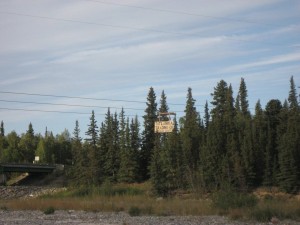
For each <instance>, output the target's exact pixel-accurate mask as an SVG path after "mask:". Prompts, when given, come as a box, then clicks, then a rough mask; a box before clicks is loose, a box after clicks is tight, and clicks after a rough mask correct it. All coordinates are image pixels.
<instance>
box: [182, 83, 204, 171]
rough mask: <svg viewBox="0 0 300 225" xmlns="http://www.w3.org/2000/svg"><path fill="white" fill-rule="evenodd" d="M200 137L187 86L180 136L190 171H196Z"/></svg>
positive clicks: (196, 114)
mask: <svg viewBox="0 0 300 225" xmlns="http://www.w3.org/2000/svg"><path fill="white" fill-rule="evenodd" d="M200 137H201V134H200V121H199V113H198V112H197V111H196V107H195V100H194V99H193V96H192V89H191V88H188V93H187V101H186V107H185V116H184V123H183V129H182V130H181V138H182V149H183V152H184V155H185V157H186V162H187V164H188V167H189V170H190V171H196V169H197V166H198V163H199V147H200Z"/></svg>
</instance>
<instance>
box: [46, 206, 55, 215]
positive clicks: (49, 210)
mask: <svg viewBox="0 0 300 225" xmlns="http://www.w3.org/2000/svg"><path fill="white" fill-rule="evenodd" d="M54 212H55V209H54V207H52V206H50V207H48V208H46V209H45V210H44V214H45V215H50V214H53V213H54Z"/></svg>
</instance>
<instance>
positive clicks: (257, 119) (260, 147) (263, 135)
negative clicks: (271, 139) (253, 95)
mask: <svg viewBox="0 0 300 225" xmlns="http://www.w3.org/2000/svg"><path fill="white" fill-rule="evenodd" d="M253 139H254V140H255V141H254V143H253V147H254V155H255V174H256V178H255V185H256V186H259V185H261V184H262V181H263V178H264V171H265V165H266V163H265V149H266V145H267V121H266V118H265V113H264V111H263V109H262V107H261V104H260V100H258V101H257V103H256V105H255V115H254V117H253Z"/></svg>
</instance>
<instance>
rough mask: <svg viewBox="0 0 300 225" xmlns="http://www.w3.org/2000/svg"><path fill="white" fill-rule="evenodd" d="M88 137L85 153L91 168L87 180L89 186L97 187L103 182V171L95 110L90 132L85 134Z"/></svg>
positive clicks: (88, 169) (89, 128)
mask: <svg viewBox="0 0 300 225" xmlns="http://www.w3.org/2000/svg"><path fill="white" fill-rule="evenodd" d="M85 134H86V135H87V136H88V137H87V138H86V139H85V140H86V145H84V149H85V150H84V151H87V156H88V160H89V167H88V168H87V171H88V172H87V174H86V176H87V180H88V184H91V185H95V184H98V183H100V182H101V180H100V179H101V175H100V174H101V170H100V168H99V151H98V146H97V141H98V126H97V121H96V119H95V113H94V110H93V111H92V115H91V117H90V124H89V125H88V130H87V132H86V133H85Z"/></svg>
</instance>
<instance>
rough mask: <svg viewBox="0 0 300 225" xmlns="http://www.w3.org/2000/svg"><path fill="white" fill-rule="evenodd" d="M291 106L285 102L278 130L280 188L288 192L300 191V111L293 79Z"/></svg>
mask: <svg viewBox="0 0 300 225" xmlns="http://www.w3.org/2000/svg"><path fill="white" fill-rule="evenodd" d="M288 101H289V105H288V103H287V102H285V104H284V106H283V108H282V110H281V114H280V124H279V125H278V128H277V136H278V139H279V141H278V162H279V173H278V181H279V186H280V187H281V188H282V189H283V190H284V191H286V192H291V193H296V192H297V191H299V189H300V182H299V180H300V179H299V178H300V166H299V164H300V160H299V157H300V156H299V155H300V110H299V104H298V101H297V93H296V89H295V84H294V80H293V77H291V79H290V92H289V97H288Z"/></svg>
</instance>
